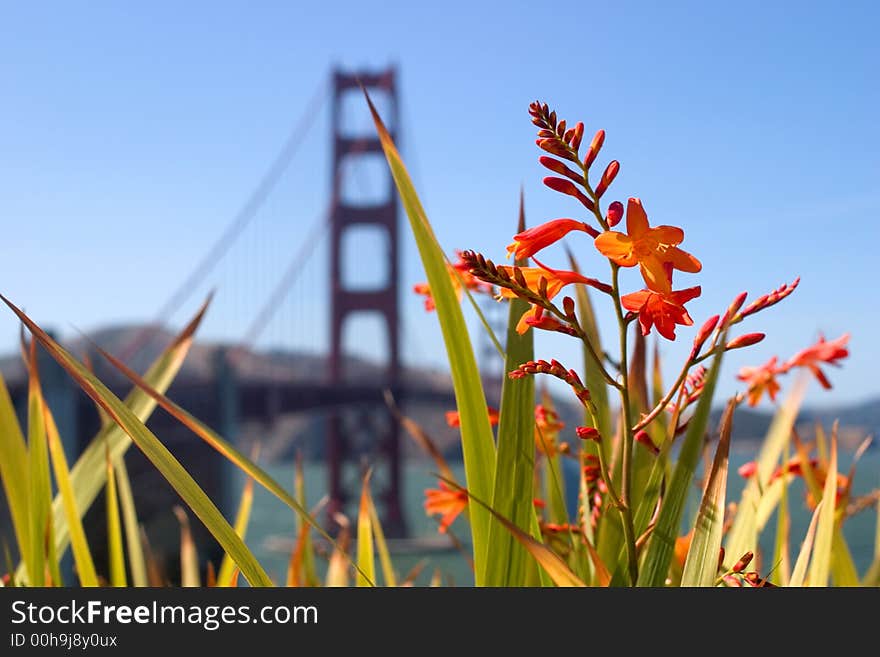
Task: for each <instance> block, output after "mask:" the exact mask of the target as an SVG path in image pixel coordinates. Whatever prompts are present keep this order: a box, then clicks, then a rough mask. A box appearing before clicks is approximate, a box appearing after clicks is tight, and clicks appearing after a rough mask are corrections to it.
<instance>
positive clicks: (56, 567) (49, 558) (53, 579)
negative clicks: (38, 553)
mask: <svg viewBox="0 0 880 657" xmlns="http://www.w3.org/2000/svg"><path fill="white" fill-rule="evenodd" d="M52 535H53V534H52V514H51V513H50V514H48V515H47V516H46V534H45V537H44V539H43V542H44V544H45V545H46V563H47V568H46V569H47V571H48V573H49V582H47V584H49V585H50V586H62V587H63V586H64V579H63V578H62V577H61V563H60V561H59V559H58V552H56V551H55V545H54V543H53V541H52V540H51V539H52Z"/></svg>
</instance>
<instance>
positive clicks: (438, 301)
mask: <svg viewBox="0 0 880 657" xmlns="http://www.w3.org/2000/svg"><path fill="white" fill-rule="evenodd" d="M365 95H366V92H365ZM367 102H368V104H369V106H370V111H371V113H372V115H373V122H374V124H375V126H376V131H377V132H378V134H379V139H380V141H381V144H382V148H383V150H384V152H385V157H386V159H387V160H388V165H389V167H390V169H391V175H392V177H393V178H394V182H395V185H396V186H397V190H398V192H399V194H400V199H401V201H402V203H403V206H404V209H405V210H406V214H407V216H408V217H409V223H410V227H411V229H412V232H413V236H414V237H415V241H416V245H417V246H418V250H419V255H420V256H421V259H422V265H423V266H424V268H425V273H426V274H427V277H428V284H429V285H430V287H431V294H432V296H433V298H434V303H435V306H436V311H437V318H438V320H439V322H440V328H441V331H442V333H443V340H444V342H445V344H446V352H447V355H448V358H449V367H450V370H451V373H452V383H453V388H454V391H455V399H456V405H457V406H458V412H459V417H460V419H461V427H460V428H461V442H462V451H463V454H464V466H465V476H466V479H467V485H468V487H469V488H470V489H471V490H472V491H473V492H474V493H475V494H477V495H478V496H480V497H481V498H482V499H490V498H491V496H492V492H493V486H494V477H495V472H494V470H495V445H494V442H493V437H492V428H491V426H490V425H489V412H488V408H487V405H486V397H485V394H484V392H483V388H482V384H481V383H480V374H479V370H478V369H477V363H476V359H475V357H474V351H473V347H472V346H471V341H470V337H469V336H468V332H467V325H466V324H465V321H464V316H463V315H462V312H461V307H460V306H459V302H458V297H457V296H456V294H455V291H454V290H453V286H452V281H451V279H450V278H449V271H448V269H447V266H446V259H445V257H444V255H443V251H442V250H441V248H440V246H439V244H438V243H437V239H436V237H435V236H434V232H433V230H432V229H431V226H430V224H429V222H428V218H427V215H426V214H425V211H424V209H423V208H422V204H421V202H420V201H419V198H418V195H417V194H416V191H415V188H414V187H413V184H412V181H411V180H410V177H409V174H408V173H407V171H406V167H405V166H404V164H403V161H402V160H401V158H400V154H399V153H398V152H397V148H396V147H395V146H394V143H393V141H392V139H391V135H390V134H389V133H388V131H387V130H386V129H385V126H384V124H383V123H382V119H381V118H380V117H379V114H378V113H377V112H376V108H375V107H374V106H373V104H372V102H371V101H370V100H369V97H367ZM470 521H471V532H472V536H473V551H474V570H475V572H474V578H475V582H476V584H477V585H478V586H480V585H482V584H483V583H484V582H485V575H486V558H487V551H486V547H487V543H488V537H489V521H490V515H489V514H488V513H487V512H486V511H485V510H484V509H482V508H481V507H475V508H474V509H473V511H472V513H471V514H470Z"/></svg>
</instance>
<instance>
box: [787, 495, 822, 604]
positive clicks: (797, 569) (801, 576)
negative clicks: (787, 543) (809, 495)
mask: <svg viewBox="0 0 880 657" xmlns="http://www.w3.org/2000/svg"><path fill="white" fill-rule="evenodd" d="M823 506H824V505H823V504H822V502H821V501H820V502H819V504H817V505H816V510H815V511H813V517H812V518H811V519H810V527H809V528H808V529H807V535H806V536H805V537H804V542H803V543H802V544H801V550H800V552H799V553H798V558H797V560H796V561H795V562H794V570H792V571H791V579H790V580H789V582H788V585H789V586H791V587H802V586H803V585H804V582H805V581H806V577H807V566H808V565H809V563H810V554H811V553H812V550H813V542H814V540H815V538H816V525H817V524H818V523H819V514H820V513H822V507H823Z"/></svg>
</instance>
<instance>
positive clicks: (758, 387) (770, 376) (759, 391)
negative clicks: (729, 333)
mask: <svg viewBox="0 0 880 657" xmlns="http://www.w3.org/2000/svg"><path fill="white" fill-rule="evenodd" d="M786 369H787V368H785V367H777V366H776V356H774V357H773V358H771V359H770V360H768V361H767V362H766V363H764V364H763V365H761V366H760V367H743V368H742V369H741V370H740V371H739V374H737V375H736V378H737V379H739V380H740V381H745V382H746V383H748V384H749V391H748V394H749V406H757V405H758V402H759V401H761V397H762V396H763V395H764V391H765V390H766V391H767V394H768V395H770V400H771V401H776V393H778V392H779V389H780V388H779V382H778V381H777V380H776V375H777V374H782V373H783V372H785V371H786Z"/></svg>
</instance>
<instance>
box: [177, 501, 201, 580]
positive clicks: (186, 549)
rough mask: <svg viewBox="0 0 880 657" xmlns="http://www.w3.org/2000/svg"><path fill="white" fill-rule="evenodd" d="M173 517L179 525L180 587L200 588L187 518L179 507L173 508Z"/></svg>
mask: <svg viewBox="0 0 880 657" xmlns="http://www.w3.org/2000/svg"><path fill="white" fill-rule="evenodd" d="M174 515H176V516H177V521H178V522H179V523H180V585H181V586H182V587H184V588H198V587H199V586H201V583H200V579H199V557H198V553H197V552H196V543H195V540H194V539H193V535H192V529H190V526H189V517H188V516H187V515H186V511H184V510H183V507H180V506H175V507H174Z"/></svg>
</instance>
